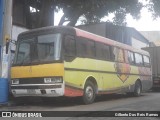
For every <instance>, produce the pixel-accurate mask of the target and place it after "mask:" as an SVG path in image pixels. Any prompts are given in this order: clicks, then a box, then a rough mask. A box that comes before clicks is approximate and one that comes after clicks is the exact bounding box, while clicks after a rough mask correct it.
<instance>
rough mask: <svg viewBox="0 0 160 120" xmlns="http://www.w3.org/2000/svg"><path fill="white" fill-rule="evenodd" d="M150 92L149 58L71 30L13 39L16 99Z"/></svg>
mask: <svg viewBox="0 0 160 120" xmlns="http://www.w3.org/2000/svg"><path fill="white" fill-rule="evenodd" d="M151 87H152V80H151V65H150V58H149V54H148V53H147V52H145V51H143V50H138V49H134V48H132V47H131V46H128V45H125V44H122V43H119V42H116V41H113V40H110V39H108V38H104V37H101V36H98V35H95V34H92V33H89V32H86V31H83V30H80V29H77V28H74V27H66V26H60V27H45V28H39V29H34V30H30V31H27V32H24V33H21V34H20V35H19V36H18V40H17V48H16V53H15V59H14V62H13V65H12V68H11V92H12V94H13V95H14V96H15V97H22V96H41V97H57V96H67V97H76V96H81V97H82V98H83V101H84V103H85V104H90V103H92V102H93V101H94V100H95V98H96V95H98V94H111V93H131V94H134V95H135V96H139V95H140V94H141V92H143V91H147V90H149V89H150V88H151Z"/></svg>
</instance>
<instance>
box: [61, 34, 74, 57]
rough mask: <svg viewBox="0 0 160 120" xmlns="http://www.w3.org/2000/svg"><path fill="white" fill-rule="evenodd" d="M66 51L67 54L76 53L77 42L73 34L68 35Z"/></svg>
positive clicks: (65, 41)
mask: <svg viewBox="0 0 160 120" xmlns="http://www.w3.org/2000/svg"><path fill="white" fill-rule="evenodd" d="M64 52H65V55H66V56H75V55H76V42H75V39H74V37H73V36H71V35H66V36H65V40H64Z"/></svg>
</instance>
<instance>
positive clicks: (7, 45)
mask: <svg viewBox="0 0 160 120" xmlns="http://www.w3.org/2000/svg"><path fill="white" fill-rule="evenodd" d="M8 50H9V40H7V41H6V54H8Z"/></svg>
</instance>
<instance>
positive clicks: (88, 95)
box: [83, 81, 96, 104]
mask: <svg viewBox="0 0 160 120" xmlns="http://www.w3.org/2000/svg"><path fill="white" fill-rule="evenodd" d="M95 91H96V88H95V85H94V84H93V83H92V82H91V81H87V82H86V84H85V87H84V93H83V102H84V103H85V104H91V103H93V102H94V100H95V97H96V92H95Z"/></svg>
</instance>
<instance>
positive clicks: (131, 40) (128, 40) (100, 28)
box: [77, 23, 149, 49]
mask: <svg viewBox="0 0 160 120" xmlns="http://www.w3.org/2000/svg"><path fill="white" fill-rule="evenodd" d="M77 27H78V28H80V29H82V30H85V31H88V32H91V33H94V34H97V35H100V36H103V37H106V38H109V39H112V40H115V41H118V42H121V43H124V44H127V45H130V46H132V47H134V48H138V49H141V48H142V47H146V46H148V45H149V41H148V40H147V39H146V38H145V37H144V36H143V35H141V34H140V33H139V32H138V31H137V30H135V29H134V28H130V27H124V26H117V25H113V24H111V23H98V24H90V25H81V26H77Z"/></svg>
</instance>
